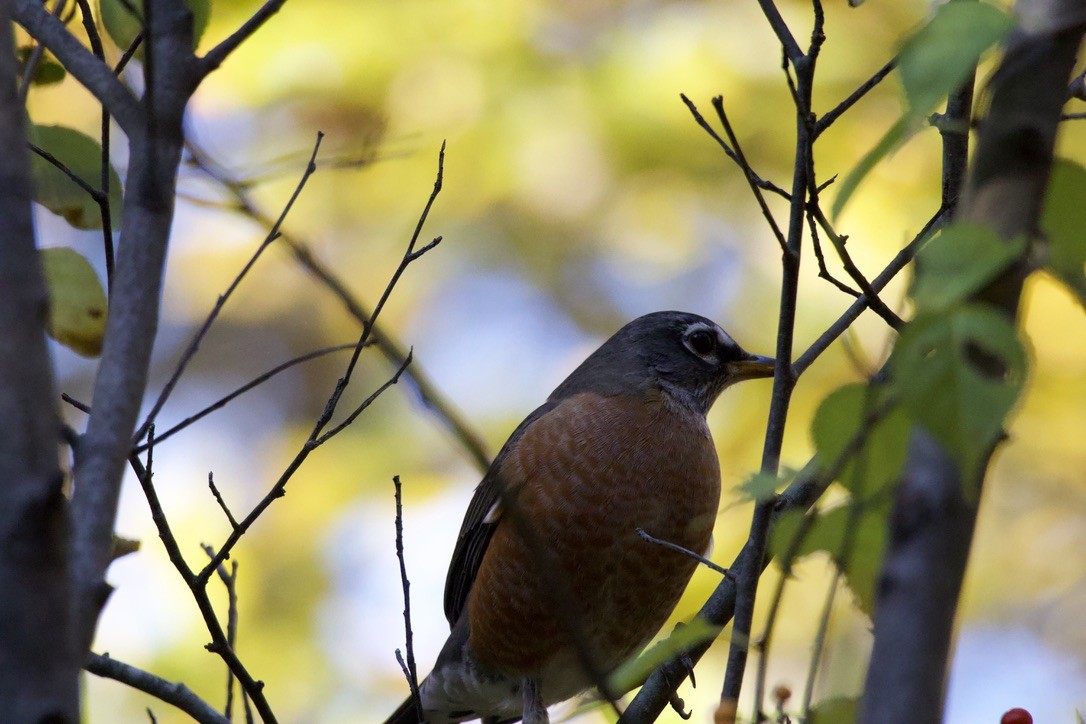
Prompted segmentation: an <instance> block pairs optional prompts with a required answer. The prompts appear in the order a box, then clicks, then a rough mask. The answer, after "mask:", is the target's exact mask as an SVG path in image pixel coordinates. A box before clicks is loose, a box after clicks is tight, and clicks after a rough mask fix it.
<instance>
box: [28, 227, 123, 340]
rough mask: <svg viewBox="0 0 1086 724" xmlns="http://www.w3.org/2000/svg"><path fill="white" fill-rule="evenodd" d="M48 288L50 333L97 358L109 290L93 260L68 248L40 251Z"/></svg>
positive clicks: (102, 333) (48, 327) (55, 337)
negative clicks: (99, 278)
mask: <svg viewBox="0 0 1086 724" xmlns="http://www.w3.org/2000/svg"><path fill="white" fill-rule="evenodd" d="M41 264H42V271H43V272H44V274H45V283H46V285H47V286H48V287H49V322H48V326H47V327H46V331H47V332H48V333H49V336H50V337H52V338H53V339H55V340H56V341H58V342H60V343H61V344H63V345H64V346H66V347H70V348H71V349H73V350H75V351H76V352H78V353H79V354H81V355H83V356H84V357H97V356H98V355H99V354H100V353H101V351H102V337H103V336H104V335H105V332H106V305H107V302H106V293H105V291H104V290H103V289H102V283H101V282H100V281H99V280H98V275H97V274H95V272H94V269H93V268H92V267H91V265H90V263H89V262H88V261H87V260H86V259H85V258H83V256H82V255H81V254H80V253H79V252H77V251H75V250H74V249H69V248H67V247H54V248H51V249H42V251H41Z"/></svg>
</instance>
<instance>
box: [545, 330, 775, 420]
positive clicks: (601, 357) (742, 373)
mask: <svg viewBox="0 0 1086 724" xmlns="http://www.w3.org/2000/svg"><path fill="white" fill-rule="evenodd" d="M773 364H774V362H773V359H772V358H771V357H763V356H761V355H755V354H751V353H749V352H747V351H745V350H744V349H743V348H742V347H740V346H739V345H738V344H736V342H735V340H733V339H732V338H731V337H730V336H728V334H727V333H726V332H725V331H724V330H723V329H721V328H720V326H719V325H717V324H716V323H714V322H713V321H711V320H709V319H706V318H705V317H701V316H699V315H697V314H690V313H688V312H653V313H652V314H646V315H645V316H643V317H638V318H637V319H635V320H633V321H632V322H630V323H629V324H627V325H626V326H625V327H623V328H622V329H620V330H619V331H618V332H616V333H615V334H614V335H613V336H612V337H611V338H610V339H608V340H607V341H606V342H604V343H603V345H601V346H600V348H599V349H597V350H596V351H595V352H593V353H592V354H591V355H590V356H589V357H588V359H586V360H585V361H584V362H583V363H582V364H581V366H580V367H578V368H577V369H576V370H574V372H573V373H572V374H571V375H570V376H569V377H568V378H567V379H566V381H565V382H563V383H562V384H561V385H560V386H559V387H558V389H556V390H555V391H554V394H553V395H552V399H553V398H559V397H565V396H568V395H572V394H576V393H577V392H586V391H591V392H598V393H601V394H622V393H632V392H636V391H644V390H645V389H647V388H651V387H656V388H659V389H661V390H663V391H664V392H666V393H668V394H669V395H671V396H672V397H673V398H674V399H675V400H677V401H679V402H681V403H683V404H685V405H687V406H688V407H690V408H692V409H694V410H697V411H698V412H700V413H701V414H705V413H707V412H708V411H709V408H710V407H712V405H713V402H715V401H716V398H717V397H718V396H719V395H720V393H721V392H722V391H723V390H724V388H725V387H727V386H729V385H731V384H734V383H736V382H739V381H741V380H749V379H756V378H759V377H771V376H772V375H773Z"/></svg>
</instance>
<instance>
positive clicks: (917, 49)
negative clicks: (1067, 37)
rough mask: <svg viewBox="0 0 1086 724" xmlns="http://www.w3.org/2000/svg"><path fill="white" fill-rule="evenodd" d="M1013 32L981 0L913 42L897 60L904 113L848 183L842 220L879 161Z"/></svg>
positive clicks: (952, 11)
mask: <svg viewBox="0 0 1086 724" xmlns="http://www.w3.org/2000/svg"><path fill="white" fill-rule="evenodd" d="M1013 27H1014V19H1013V18H1011V16H1010V15H1008V14H1007V13H1005V12H1003V11H1002V10H999V9H998V8H996V7H994V6H992V5H988V4H986V3H982V2H977V1H976V0H950V2H948V3H946V4H944V5H941V6H939V8H938V9H937V10H936V11H935V15H934V16H933V17H932V19H931V20H930V21H929V22H928V23H927V24H926V25H924V26H923V27H922V28H920V30H918V31H917V32H916V33H914V34H913V35H912V36H911V37H910V38H908V39H907V40H906V41H905V42H904V44H902V46H901V52H900V53H899V55H898V72H899V73H900V74H901V84H902V86H903V87H904V90H905V113H904V115H903V116H902V117H901V118H900V119H898V121H897V122H896V123H894V125H893V126H891V127H890V130H888V131H887V132H886V135H884V136H883V137H882V139H881V140H880V141H879V142H878V144H876V145H875V148H873V149H872V150H871V151H870V152H868V154H867V155H866V156H864V157H863V158H862V159H861V160H860V162H859V163H858V164H857V165H856V168H854V169H853V170H852V171H850V172H849V174H848V175H847V176H846V177H845V178H844V180H843V181H842V182H841V184H840V185H839V187H838V192H837V197H836V198H835V199H834V201H833V208H832V209H831V215H832V216H833V217H835V218H836V217H837V215H838V214H840V213H841V209H843V208H844V207H845V204H846V203H848V200H849V199H850V198H851V197H852V194H853V193H854V192H855V191H856V187H857V186H859V184H860V181H862V180H863V179H864V177H865V176H867V174H868V173H869V172H870V171H871V169H872V168H874V167H875V164H877V163H878V162H879V161H881V160H882V159H883V158H885V157H886V156H887V155H889V154H890V153H892V152H893V151H894V150H895V149H897V148H898V147H899V146H900V145H901V144H903V143H904V142H905V141H907V140H908V139H909V138H910V137H912V135H913V134H914V133H916V131H917V130H919V129H920V128H921V127H922V125H923V122H924V121H925V118H926V116H927V115H928V114H929V113H930V112H931V111H932V109H934V108H935V106H936V104H938V103H939V101H941V100H942V99H943V98H945V97H946V96H947V95H949V94H950V92H951V91H953V90H954V89H955V88H957V87H958V86H959V85H961V84H962V81H964V80H965V78H966V75H967V74H968V73H969V71H970V69H971V68H972V67H973V66H974V65H975V64H976V63H977V61H978V60H979V59H980V57H981V56H982V55H983V54H984V52H985V51H987V50H988V49H989V48H991V47H992V46H993V45H995V43H997V42H999V41H1000V40H1001V39H1002V38H1003V37H1004V36H1006V35H1007V34H1008V33H1009V32H1010V31H1011V29H1012V28H1013Z"/></svg>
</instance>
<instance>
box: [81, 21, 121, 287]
mask: <svg viewBox="0 0 1086 724" xmlns="http://www.w3.org/2000/svg"><path fill="white" fill-rule="evenodd" d="M75 1H76V5H77V6H78V7H79V15H80V17H81V18H82V20H83V29H84V30H85V31H86V33H87V39H88V40H89V41H90V46H91V52H93V53H94V57H96V58H98V60H100V61H101V62H102V63H103V64H105V62H106V51H105V47H104V46H103V45H102V38H101V36H100V35H99V34H98V26H97V25H95V23H94V15H93V14H92V13H91V8H90V2H88V0H75ZM101 119H102V120H101V124H100V128H101V138H102V153H101V163H100V166H101V181H100V186H101V191H102V196H103V198H104V202H103V201H99V202H98V207H99V209H100V213H101V215H102V247H103V251H104V253H105V261H106V291H107V292H109V291H111V290H112V289H113V266H114V258H113V215H112V213H111V209H110V208H109V187H110V178H109V172H110V171H111V170H112V166H111V165H110V161H109V137H110V133H109V130H110V129H109V121H110V118H109V110H108V109H107V108H106V107H105V105H103V106H102V113H101Z"/></svg>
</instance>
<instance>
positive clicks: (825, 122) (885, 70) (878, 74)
mask: <svg viewBox="0 0 1086 724" xmlns="http://www.w3.org/2000/svg"><path fill="white" fill-rule="evenodd" d="M896 67H897V58H896V57H895V58H891V59H890V60H889V61H887V63H886V65H884V66H882V67H881V68H879V69H878V70H877V71H875V74H874V75H873V76H871V77H870V78H868V79H867V80H865V81H864V82H863V83H861V84H860V87H859V88H857V89H856V90H854V91H852V93H850V94H849V96H848V97H847V98H845V99H844V100H843V101H841V102H840V103H838V104H837V105H836V106H834V107H833V108H832V109H830V110H829V111H827V112H826V113H824V114H823V115H822V117H821V118H819V119H818V120H817V121H816V122H815V125H814V137H815V138H818V137H819V136H821V135H822V132H823V131H825V130H826V129H827V128H829V127H830V126H832V125H833V122H834V121H836V120H837V119H838V118H840V117H841V114H843V113H844V112H845V111H847V110H848V109H849V108H852V106H854V105H856V103H857V102H858V101H859V100H860V99H861V98H863V97H864V96H865V95H867V94H868V92H869V91H871V89H872V88H874V87H875V86H877V85H878V84H879V83H881V82H882V79H883V78H885V77H886V76H888V75H889V74H890V72H891V71H892V70H894V68H896Z"/></svg>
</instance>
